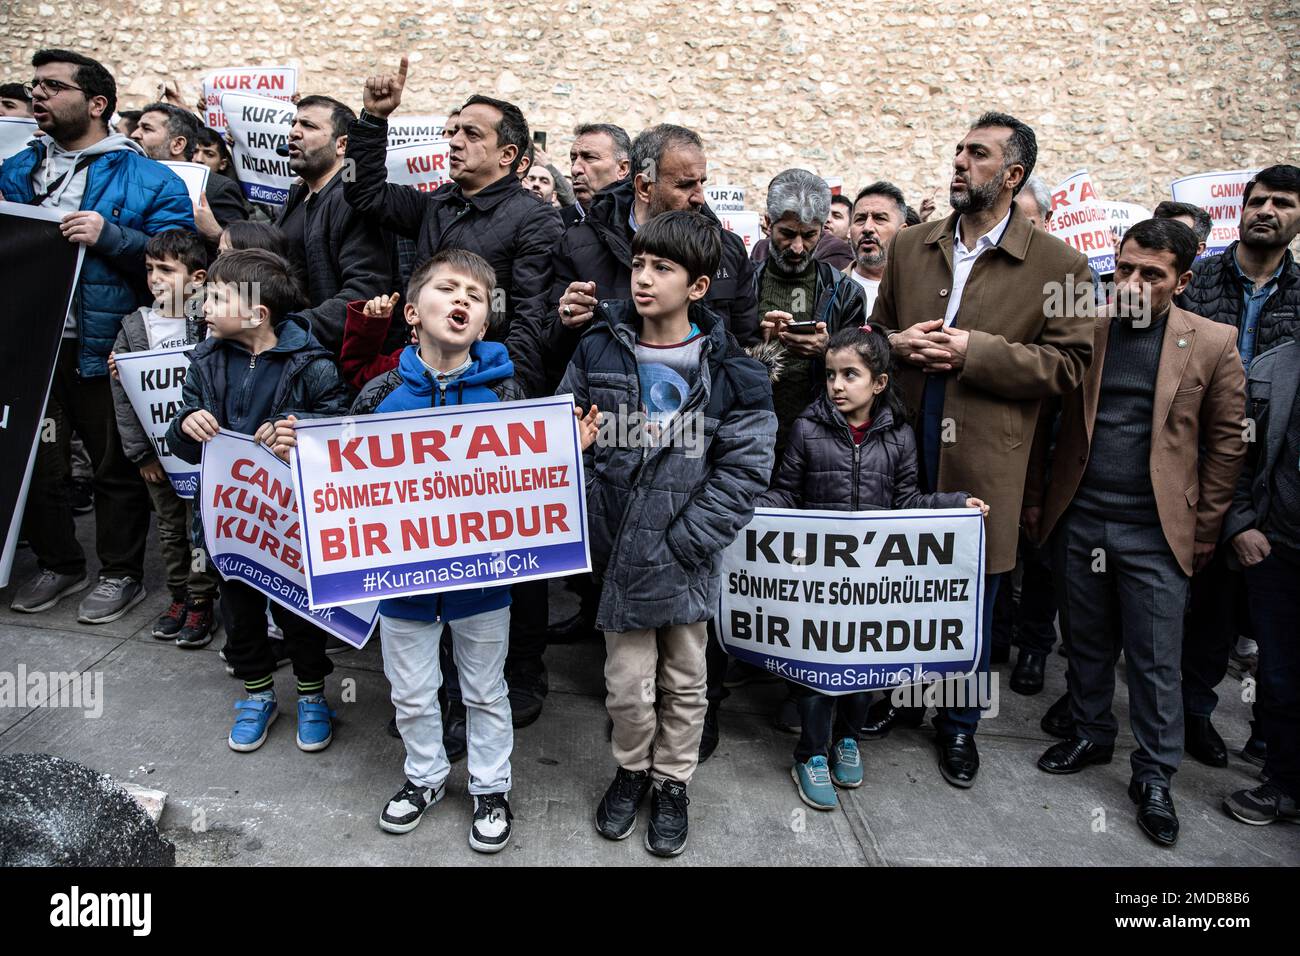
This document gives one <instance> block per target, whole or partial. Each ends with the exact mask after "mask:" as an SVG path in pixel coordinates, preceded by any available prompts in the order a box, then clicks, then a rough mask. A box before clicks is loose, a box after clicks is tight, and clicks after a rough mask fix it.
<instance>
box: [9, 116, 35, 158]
mask: <svg viewBox="0 0 1300 956" xmlns="http://www.w3.org/2000/svg"><path fill="white" fill-rule="evenodd" d="M35 135H36V120H34V119H27V118H26V117H23V116H0V160H6V159H8V158H9V157H10V156H12V155H13V154H14V153H19V152H22V150H23V149H25V148H26V146H27V144H28V143H30V142H31V141H32V137H33V136H35Z"/></svg>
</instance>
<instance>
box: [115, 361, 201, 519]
mask: <svg viewBox="0 0 1300 956" xmlns="http://www.w3.org/2000/svg"><path fill="white" fill-rule="evenodd" d="M192 351H194V346H192V345H186V346H183V347H181V348H170V349H155V350H153V351H151V352H123V353H122V354H120V355H114V356H113V361H115V362H116V363H117V376H118V381H119V382H120V383H121V385H122V391H124V392H126V397H127V398H129V399H131V407H132V408H133V409H135V417H136V418H138V419H140V424H141V425H143V426H144V430H145V434H147V435H148V436H149V441H151V442H152V443H153V448H154V453H155V454H156V455H157V456H158V463H159V464H161V465H162V466H163V471H165V472H167V478H168V479H169V480H170V481H171V483H172V487H173V488H175V489H176V494H178V495H180V496H181V497H182V498H187V499H188V498H193V497H194V492H195V491H196V490H197V488H198V481H199V470H198V468H196V467H195V466H194V465H191V464H190V463H189V462H187V461H182V460H181V459H179V458H177V457H176V456H175V455H173V454H172V453H171V451H170V450H169V449H168V447H167V426H168V425H170V424H171V421H172V416H173V415H175V414H176V409H178V408H179V407H180V404H181V389H182V388H184V387H185V376H186V374H187V373H188V372H189V370H190V353H191V352H192Z"/></svg>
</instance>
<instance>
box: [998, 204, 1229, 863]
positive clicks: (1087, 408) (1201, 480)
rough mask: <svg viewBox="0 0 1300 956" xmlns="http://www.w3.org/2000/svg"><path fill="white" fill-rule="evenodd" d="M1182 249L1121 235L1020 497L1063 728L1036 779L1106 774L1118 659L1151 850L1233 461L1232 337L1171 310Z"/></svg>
mask: <svg viewBox="0 0 1300 956" xmlns="http://www.w3.org/2000/svg"><path fill="white" fill-rule="evenodd" d="M1196 246H1197V240H1196V235H1195V234H1194V233H1193V232H1192V231H1191V230H1190V229H1189V228H1187V226H1185V225H1183V224H1182V223H1181V222H1176V221H1173V220H1166V219H1148V220H1146V221H1144V222H1140V223H1137V224H1136V225H1134V226H1133V227H1132V228H1130V229H1129V231H1128V232H1127V233H1126V234H1125V236H1124V240H1123V242H1122V243H1121V244H1120V248H1119V252H1118V253H1117V256H1116V263H1115V283H1116V290H1115V302H1114V303H1113V305H1112V306H1111V307H1110V308H1109V309H1108V310H1107V311H1108V312H1113V313H1114V317H1113V318H1111V317H1109V316H1107V317H1102V318H1099V319H1097V321H1096V325H1095V332H1094V335H1095V342H1096V344H1095V352H1094V360H1093V363H1092V367H1091V368H1090V369H1089V370H1088V374H1087V376H1086V377H1085V378H1084V382H1083V387H1082V388H1081V389H1079V390H1077V391H1076V392H1074V393H1073V394H1071V395H1069V396H1067V397H1066V399H1065V402H1064V406H1063V408H1062V411H1061V424H1060V429H1059V431H1058V432H1057V437H1056V448H1055V451H1054V452H1053V453H1052V456H1051V461H1050V462H1047V461H1045V460H1044V459H1045V458H1046V453H1045V447H1044V446H1045V445H1046V440H1045V439H1046V434H1045V432H1044V433H1040V436H1039V439H1038V440H1037V441H1036V442H1035V446H1034V454H1033V456H1032V458H1031V463H1030V470H1029V478H1028V487H1027V489H1026V491H1025V506H1026V507H1025V512H1024V524H1025V529H1026V531H1027V532H1028V533H1029V534H1030V535H1031V536H1033V537H1035V538H1038V539H1040V540H1041V539H1043V538H1046V537H1047V536H1048V535H1049V534H1053V532H1054V534H1053V537H1052V570H1053V573H1054V576H1055V580H1056V586H1057V595H1058V599H1057V604H1058V607H1059V608H1060V613H1061V633H1062V635H1063V636H1064V639H1065V642H1066V645H1067V647H1068V648H1069V651H1070V665H1069V668H1068V670H1067V672H1066V684H1067V685H1068V687H1069V692H1070V710H1071V715H1072V717H1073V719H1074V728H1075V729H1074V732H1073V734H1074V735H1073V737H1072V738H1071V739H1068V740H1065V741H1062V742H1061V743H1058V744H1055V745H1054V746H1052V747H1051V748H1050V749H1048V751H1047V752H1046V753H1045V754H1043V756H1042V757H1041V758H1040V759H1039V761H1038V766H1039V768H1040V769H1042V770H1044V771H1046V772H1047V773H1054V774H1069V773H1077V772H1078V771H1080V770H1082V769H1084V768H1085V767H1087V766H1089V765H1090V764H1094V763H1109V762H1110V760H1111V758H1112V756H1113V755H1114V748H1115V735H1116V733H1117V730H1118V728H1117V725H1116V721H1115V715H1114V714H1113V713H1112V712H1111V702H1112V698H1113V697H1114V692H1115V658H1116V656H1117V655H1118V652H1119V649H1120V648H1121V647H1122V648H1123V650H1124V664H1125V668H1126V669H1127V671H1128V697H1129V713H1130V720H1131V722H1132V725H1133V737H1134V740H1135V741H1136V743H1137V749H1136V750H1135V751H1134V753H1133V754H1132V758H1131V761H1130V762H1131V764H1132V773H1133V776H1132V783H1131V784H1130V786H1129V795H1130V796H1131V797H1132V798H1133V801H1134V802H1135V803H1137V804H1138V825H1139V826H1140V827H1141V829H1142V830H1143V832H1144V833H1146V834H1147V835H1148V836H1149V837H1150V838H1151V839H1152V840H1154V841H1155V842H1156V843H1158V844H1160V845H1162V846H1171V845H1172V844H1173V843H1174V841H1175V840H1176V839H1177V838H1178V817H1177V815H1176V814H1175V812H1174V804H1173V799H1172V797H1171V796H1170V793H1169V788H1170V782H1171V780H1172V778H1173V775H1174V772H1175V771H1176V770H1177V769H1178V764H1179V761H1180V759H1181V758H1182V754H1183V701H1182V689H1181V681H1180V661H1181V659H1182V644H1183V612H1184V610H1185V608H1186V606H1187V597H1188V589H1189V587H1190V582H1191V577H1192V573H1193V572H1194V571H1199V570H1200V569H1201V568H1202V567H1204V565H1205V564H1206V563H1207V562H1208V561H1209V560H1210V558H1211V557H1212V556H1213V554H1214V549H1215V542H1217V541H1218V539H1219V531H1220V526H1221V525H1222V523H1223V517H1224V515H1225V514H1226V512H1227V510H1228V505H1229V504H1230V503H1231V501H1232V495H1233V490H1234V489H1235V487H1236V483H1237V477H1238V475H1239V474H1240V472H1241V468H1242V465H1243V463H1244V461H1245V454H1246V445H1245V442H1244V441H1243V437H1244V436H1243V431H1242V429H1243V424H1242V416H1243V415H1244V413H1245V384H1246V379H1245V373H1244V372H1243V371H1242V366H1241V358H1240V356H1239V355H1238V354H1237V346H1236V330H1235V329H1234V328H1233V327H1232V326H1230V325H1223V324H1221V323H1218V322H1212V321H1210V320H1209V319H1204V318H1201V317H1200V316H1198V315H1193V314H1192V313H1190V312H1184V311H1183V310H1182V309H1180V308H1178V307H1177V306H1175V305H1172V304H1171V303H1172V299H1173V296H1174V295H1176V294H1177V293H1179V292H1182V290H1183V288H1184V287H1185V286H1186V285H1187V283H1188V282H1189V281H1190V280H1191V277H1192V273H1191V267H1192V260H1193V259H1194V258H1195V256H1196ZM1049 472H1050V478H1048V477H1047V475H1048V474H1049Z"/></svg>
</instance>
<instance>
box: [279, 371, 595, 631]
mask: <svg viewBox="0 0 1300 956" xmlns="http://www.w3.org/2000/svg"><path fill="white" fill-rule="evenodd" d="M296 431H297V437H298V447H297V448H296V449H295V451H294V457H293V480H294V487H295V488H296V490H297V492H298V500H299V501H300V502H302V522H303V542H304V545H305V549H306V554H307V589H308V592H309V593H310V594H311V604H312V607H332V606H338V605H343V604H353V603H355V602H357V601H373V600H375V599H376V598H390V597H399V596H401V595H412V594H431V593H435V592H440V591H457V590H462V589H465V588H482V587H488V586H491V585H499V584H514V583H517V582H521V581H531V580H534V579H536V578H550V577H560V576H562V575H566V574H580V573H582V572H584V571H589V570H591V556H590V553H589V550H588V547H587V513H586V508H587V503H586V497H585V495H584V486H583V478H582V452H581V447H580V445H579V441H578V429H577V421H576V420H575V418H574V415H573V398H572V396H569V395H558V396H555V397H553V398H541V399H534V400H531V401H522V402H503V403H500V404H491V405H466V406H452V407H444V408H430V409H419V410H416V411H411V412H395V413H391V414H384V415H371V416H365V417H361V418H334V419H311V420H309V421H302V422H299V423H298V426H297V429H296Z"/></svg>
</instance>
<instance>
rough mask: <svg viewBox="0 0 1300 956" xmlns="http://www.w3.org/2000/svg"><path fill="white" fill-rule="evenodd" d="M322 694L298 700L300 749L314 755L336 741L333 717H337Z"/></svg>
mask: <svg viewBox="0 0 1300 956" xmlns="http://www.w3.org/2000/svg"><path fill="white" fill-rule="evenodd" d="M337 716H338V715H337V714H336V713H334V711H332V710H330V705H329V704H327V703H325V697H324V695H322V694H310V695H308V696H306V697H299V698H298V749H299V750H305V751H307V752H308V753H312V752H314V751H317V750H324V749H325V748H326V747H328V746H329V745H330V741H331V740H333V739H334V727H333V725H332V724H331V723H330V718H331V717H337Z"/></svg>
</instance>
